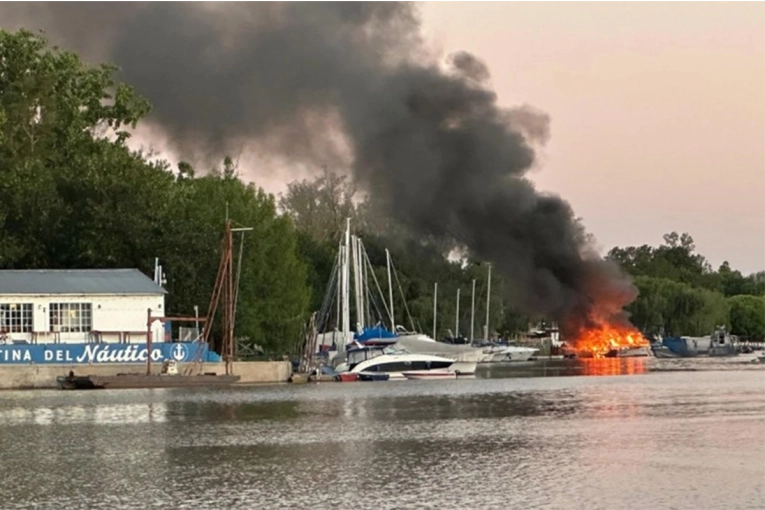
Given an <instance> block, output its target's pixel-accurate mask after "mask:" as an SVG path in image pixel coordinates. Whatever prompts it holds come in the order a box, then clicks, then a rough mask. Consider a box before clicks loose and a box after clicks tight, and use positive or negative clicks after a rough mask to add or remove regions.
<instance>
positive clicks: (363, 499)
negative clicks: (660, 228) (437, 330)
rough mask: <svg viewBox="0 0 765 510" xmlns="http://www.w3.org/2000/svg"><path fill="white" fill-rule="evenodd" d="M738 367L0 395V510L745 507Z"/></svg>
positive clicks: (746, 393)
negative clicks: (212, 388)
mask: <svg viewBox="0 0 765 510" xmlns="http://www.w3.org/2000/svg"><path fill="white" fill-rule="evenodd" d="M742 361H743V358H738V359H730V360H722V361H718V360H681V361H676V360H655V359H650V360H635V359H632V360H592V362H591V363H589V364H586V365H584V366H582V365H580V366H579V368H578V369H575V368H572V366H567V368H565V369H561V368H560V367H557V368H556V367H555V366H553V365H550V364H548V365H547V366H545V365H542V364H527V365H525V366H519V367H514V368H508V367H492V368H491V369H490V370H488V371H484V372H481V373H479V375H478V377H477V378H476V379H468V380H458V381H404V382H385V383H347V384H336V383H335V384H333V383H326V384H321V385H305V386H290V385H278V386H268V387H266V386H261V387H242V388H235V389H225V390H221V389H219V390H200V389H189V390H177V389H176V390H124V391H94V392H59V391H35V392H31V391H27V392H3V393H0V466H2V481H0V508H8V509H16V508H44V509H47V508H50V509H54V508H55V509H59V508H66V509H74V508H78V509H107V508H108V509H127V508H154V507H157V508H189V509H191V508H193V509H223V508H242V509H245V508H246V509H253V508H258V509H259V508H274V509H277V508H285V509H286V508H308V507H310V508H332V507H335V506H337V505H341V506H342V507H344V508H357V509H366V508H385V509H387V508H390V509H393V508H471V509H484V508H497V509H505V508H586V509H600V508H603V509H620V508H649V509H659V508H662V509H663V508H675V509H683V508H689V509H701V508H705V509H707V508H710V509H717V508H719V509H739V508H741V509H743V508H753V509H754V508H758V509H761V508H765V365H759V366H757V365H756V364H746V363H744V362H742ZM577 370H578V372H577ZM572 371H573V372H577V373H581V374H593V375H595V374H600V376H597V377H595V376H593V377H586V376H566V375H562V376H561V374H565V373H572ZM605 374H625V375H605ZM533 375H547V376H552V377H533ZM511 376H515V377H511Z"/></svg>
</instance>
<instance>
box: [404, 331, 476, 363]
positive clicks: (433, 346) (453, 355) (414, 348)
mask: <svg viewBox="0 0 765 510" xmlns="http://www.w3.org/2000/svg"><path fill="white" fill-rule="evenodd" d="M394 347H396V348H398V349H403V350H405V351H406V352H409V353H412V354H430V355H432V356H441V357H444V358H449V359H451V360H454V361H460V362H464V363H480V362H481V361H482V359H483V357H484V353H483V349H481V348H480V347H473V346H472V345H470V344H447V343H445V342H436V341H435V340H433V339H432V338H430V337H428V336H427V335H422V334H420V335H405V336H399V337H398V341H397V342H396V343H395V344H394Z"/></svg>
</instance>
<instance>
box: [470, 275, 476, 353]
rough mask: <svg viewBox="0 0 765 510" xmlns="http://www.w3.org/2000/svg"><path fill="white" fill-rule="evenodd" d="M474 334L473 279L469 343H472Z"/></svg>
mask: <svg viewBox="0 0 765 510" xmlns="http://www.w3.org/2000/svg"><path fill="white" fill-rule="evenodd" d="M474 334H475V280H473V293H472V294H471V297H470V343H473V335H474Z"/></svg>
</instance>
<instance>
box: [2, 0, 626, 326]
mask: <svg viewBox="0 0 765 510" xmlns="http://www.w3.org/2000/svg"><path fill="white" fill-rule="evenodd" d="M418 16H419V14H418V11H417V10H416V8H415V7H414V6H413V4H410V3H284V4H282V3H258V4H249V3H247V4H197V3H193V4H185V3H183V4H181V3H172V4H167V3H145V4H115V3H109V4H97V3H87V4H68V3H63V4H58V3H56V4H4V5H2V6H0V19H5V20H6V21H5V22H2V23H4V24H5V26H6V27H9V25H11V26H13V25H14V24H15V26H19V25H23V26H25V27H27V28H30V29H34V28H42V29H45V30H46V31H47V32H48V34H49V36H50V37H51V39H52V40H53V41H54V42H56V43H59V44H61V45H62V46H63V47H64V48H66V49H72V50H75V51H78V52H80V53H81V54H83V55H84V56H85V58H87V59H89V60H91V61H95V60H99V59H102V58H104V57H106V59H108V60H111V61H113V62H115V63H116V64H118V65H119V66H120V67H121V68H122V76H121V77H122V78H123V79H124V80H126V81H127V82H129V83H131V84H132V85H134V86H135V87H136V88H137V89H138V91H139V92H140V93H142V94H144V95H146V96H147V97H148V98H149V99H150V101H151V102H152V104H153V105H154V111H153V112H152V114H151V117H150V119H149V120H150V122H152V123H155V124H157V125H158V126H160V127H161V129H162V130H163V131H164V132H165V133H166V134H167V136H168V137H169V139H170V140H171V141H172V143H173V145H174V147H175V148H177V150H178V151H179V152H180V153H181V154H187V153H191V152H194V151H198V150H199V149H200V148H201V149H202V150H203V151H204V152H206V153H210V154H217V155H222V154H223V153H225V152H228V151H231V150H235V151H236V150H238V149H240V148H241V147H242V146H243V145H246V146H248V147H253V148H255V149H256V150H260V151H264V152H268V153H273V154H279V155H281V156H283V157H287V158H289V159H290V160H291V161H293V162H296V163H298V162H302V163H305V162H310V163H313V164H316V166H317V167H318V165H320V164H329V165H343V164H345V165H347V167H348V168H350V169H351V170H352V172H353V175H354V177H355V178H356V180H357V181H358V182H359V184H360V185H362V186H363V187H364V188H365V189H366V190H367V191H368V192H370V193H372V194H374V195H375V196H376V198H377V199H379V201H380V202H381V203H382V204H383V205H384V206H385V207H386V208H387V210H388V211H389V212H390V214H392V215H393V216H394V217H396V218H397V219H398V220H400V221H402V222H403V223H405V224H406V225H408V226H409V227H410V228H411V229H413V230H414V231H415V232H417V233H419V234H421V235H423V236H426V235H435V236H439V237H442V238H444V237H446V238H450V239H454V240H456V241H457V242H458V243H460V244H461V245H463V246H466V247H467V248H468V249H469V250H470V252H471V253H472V255H473V256H475V257H477V258H480V259H484V260H488V261H491V262H492V264H493V265H494V267H496V268H497V269H498V270H499V271H501V272H502V273H503V274H504V275H505V276H506V277H508V279H509V284H510V289H509V291H510V293H509V296H510V297H511V299H513V301H514V302H515V304H517V305H518V306H520V307H521V308H523V309H524V310H526V311H529V312H536V313H543V314H547V315H548V316H550V317H552V318H554V319H557V320H558V321H560V322H561V323H562V325H563V327H564V329H566V330H568V331H578V330H579V329H581V328H584V327H586V326H587V324H588V323H589V321H591V320H595V321H596V322H597V321H598V320H603V319H606V320H613V318H614V317H622V316H621V313H622V312H621V310H622V306H623V305H624V304H625V303H628V302H629V301H631V300H632V299H634V297H635V289H634V288H633V287H632V285H631V283H630V282H629V279H628V278H626V277H625V276H624V275H623V274H622V273H621V272H620V271H619V269H618V268H617V267H616V266H615V265H613V264H611V263H610V262H608V261H605V260H603V259H601V258H600V257H598V256H597V255H596V254H595V252H594V250H593V249H592V248H591V246H590V245H589V241H588V239H587V236H586V234H585V231H584V229H583V227H582V225H581V224H580V223H579V222H577V221H576V219H575V216H574V213H573V211H572V209H571V207H570V206H569V204H568V203H567V202H566V201H564V200H563V199H561V198H560V197H557V196H553V195H550V194H544V193H541V192H539V191H537V190H536V189H535V188H534V185H533V184H532V183H531V181H529V180H528V179H527V178H526V173H527V171H528V170H529V169H530V168H532V166H533V165H534V163H535V157H536V150H538V148H539V146H540V145H541V144H543V143H544V142H545V141H546V140H547V138H548V137H549V118H548V116H547V115H546V114H545V113H543V112H540V111H538V110H536V109H535V108H533V107H530V106H526V105H524V106H521V107H518V108H503V107H501V106H500V105H499V104H498V102H497V96H496V94H495V93H494V92H493V91H492V90H491V88H489V85H488V82H489V79H490V75H489V70H488V68H487V66H486V65H485V64H484V63H483V62H481V61H480V60H479V59H478V58H476V57H475V56H473V55H470V54H468V53H465V52H458V53H455V54H454V55H452V56H451V57H450V58H449V59H447V63H448V66H445V65H444V63H443V62H441V61H440V60H439V59H438V58H436V57H437V56H436V55H433V54H432V53H431V51H430V50H429V48H428V47H427V45H426V44H425V43H424V42H423V40H422V38H421V32H420V22H419V19H418ZM337 133H342V135H343V139H344V142H343V144H340V145H338V143H337Z"/></svg>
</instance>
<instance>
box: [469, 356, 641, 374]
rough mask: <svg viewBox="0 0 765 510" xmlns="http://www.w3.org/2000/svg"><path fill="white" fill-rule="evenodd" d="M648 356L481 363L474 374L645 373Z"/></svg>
mask: <svg viewBox="0 0 765 510" xmlns="http://www.w3.org/2000/svg"><path fill="white" fill-rule="evenodd" d="M648 364H649V358H580V359H540V360H537V361H529V362H513V363H493V364H488V365H485V366H482V367H480V368H479V371H478V373H477V376H478V377H483V378H501V377H562V376H576V375H586V376H609V375H610V376H613V375H639V374H645V373H647V372H648V370H649V367H648Z"/></svg>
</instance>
